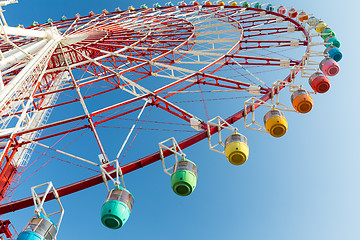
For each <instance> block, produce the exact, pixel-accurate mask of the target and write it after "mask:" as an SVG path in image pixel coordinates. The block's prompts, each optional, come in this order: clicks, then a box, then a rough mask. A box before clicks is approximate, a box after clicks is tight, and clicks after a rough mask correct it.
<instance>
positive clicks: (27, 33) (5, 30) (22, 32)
mask: <svg viewBox="0 0 360 240" xmlns="http://www.w3.org/2000/svg"><path fill="white" fill-rule="evenodd" d="M0 34H2V35H15V36H23V37H36V38H47V37H48V36H49V34H48V33H47V32H45V31H41V30H32V29H24V28H17V27H9V26H2V27H0Z"/></svg>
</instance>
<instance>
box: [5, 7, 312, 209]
mask: <svg viewBox="0 0 360 240" xmlns="http://www.w3.org/2000/svg"><path fill="white" fill-rule="evenodd" d="M184 7H185V6H184ZM203 7H214V6H206V5H205V6H203ZM225 7H226V8H241V7H234V6H225ZM248 10H253V11H259V12H260V11H264V12H267V13H269V14H273V15H276V16H279V17H283V18H285V19H286V20H287V21H290V22H292V23H293V24H295V25H296V26H297V27H298V28H299V29H300V30H301V31H302V32H303V33H304V35H305V38H306V40H307V41H308V40H309V36H308V34H307V32H306V30H305V29H304V27H303V26H302V25H301V24H299V23H298V22H296V21H295V20H293V19H291V18H289V17H287V16H284V15H282V14H279V13H276V12H269V11H266V10H262V9H257V8H248ZM306 51H308V47H307V49H306ZM301 65H302V63H301V62H300V61H298V65H297V66H301ZM296 73H297V72H296ZM296 73H295V74H296ZM289 79H290V75H289V76H288V77H287V78H285V81H288V80H289ZM280 90H281V89H280ZM271 94H272V92H268V93H267V94H265V95H264V96H262V98H261V100H263V101H268V100H269V99H270V95H271ZM243 114H244V110H243V109H242V110H240V111H237V112H236V113H234V114H233V115H231V116H230V117H228V118H226V121H229V122H230V123H234V122H236V121H238V120H240V119H241V118H242V117H243ZM214 129H215V128H213V129H212V131H211V134H213V133H215V130H214ZM206 134H207V132H206V130H203V131H202V132H199V133H197V134H195V135H193V136H191V137H189V138H187V139H184V140H183V141H181V142H180V143H179V145H180V146H181V147H182V148H186V147H188V146H191V145H193V144H195V143H197V142H199V141H201V140H203V139H205V138H206V137H207V136H206ZM165 155H166V154H165ZM168 155H169V154H168ZM151 159H152V160H151ZM158 160H160V157H159V152H155V153H153V154H150V155H148V156H146V157H143V158H141V159H138V160H135V161H133V162H131V163H128V164H125V165H123V166H122V169H123V173H124V174H126V173H129V172H131V171H134V170H137V169H139V168H142V167H144V166H146V165H149V164H151V163H153V162H156V161H158ZM136 165H138V166H136ZM99 180H100V181H99ZM90 181H91V182H98V183H97V184H99V183H101V182H102V179H101V175H95V176H93V177H91V178H87V179H84V180H81V181H79V182H75V183H73V184H69V185H66V186H64V187H61V188H59V190H58V192H59V195H60V196H64V195H68V194H71V193H74V192H77V191H80V190H82V189H79V190H77V191H74V192H67V191H68V190H69V189H70V188H71V187H74V185H83V186H84V185H85V186H86V187H84V188H83V189H85V188H89V187H91V186H93V185H89V182H90ZM94 185H95V184H94ZM50 199H51V197H50V198H49V199H48V200H50ZM25 201H27V204H29V201H28V200H26V199H22V200H17V201H15V202H10V203H7V204H4V205H2V206H0V214H4V213H7V212H12V211H16V210H18V209H21V208H23V207H24V204H25ZM20 205H21V206H22V207H21V208H18V209H17V207H18V206H20ZM30 205H32V204H30ZM30 205H29V206H30Z"/></svg>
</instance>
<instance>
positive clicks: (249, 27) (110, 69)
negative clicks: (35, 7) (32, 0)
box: [0, 1, 342, 239]
mask: <svg viewBox="0 0 360 240" xmlns="http://www.w3.org/2000/svg"><path fill="white" fill-rule="evenodd" d="M12 2H14V1H1V2H0V6H5V5H7V4H9V3H12ZM1 15H2V13H1ZM1 17H2V22H1V27H0V33H1V38H2V40H1V41H0V50H1V54H0V56H1V60H0V71H1V77H2V79H1V81H0V89H1V91H0V112H1V121H0V139H1V144H0V149H1V164H0V168H1V173H0V201H1V203H2V205H1V206H0V214H6V213H9V212H12V211H17V210H20V209H23V208H26V207H29V206H32V205H34V203H35V205H36V206H35V207H36V208H35V209H36V213H37V215H36V216H35V217H34V218H32V219H31V220H30V222H29V224H28V225H27V226H26V227H25V229H24V230H23V231H22V232H21V234H20V235H19V238H18V239H35V238H31V237H34V236H35V235H36V234H38V235H36V236H40V238H41V239H44V238H46V239H55V238H56V234H57V231H58V228H59V225H60V222H61V219H62V214H63V208H62V205H61V202H60V198H61V197H62V196H65V195H69V194H75V193H76V192H78V191H80V190H83V189H86V188H90V187H92V186H95V185H97V184H101V183H105V185H106V187H107V189H108V191H109V194H108V196H107V197H106V196H104V200H105V199H106V200H105V203H104V205H103V206H102V209H101V222H102V223H103V224H104V225H105V226H106V227H108V228H113V229H116V228H120V227H122V226H123V225H124V224H125V222H126V221H127V219H128V218H129V216H130V213H131V209H132V207H133V202H134V198H133V196H132V194H131V182H126V183H127V184H126V185H125V181H124V178H126V177H124V175H125V174H126V173H129V172H132V171H135V170H138V169H140V168H143V167H145V166H147V165H149V164H152V163H154V162H157V161H162V165H163V170H164V171H165V173H167V174H169V175H170V176H171V177H170V178H171V179H170V180H169V182H171V187H172V189H173V191H174V192H175V194H177V195H179V196H187V195H189V194H191V193H192V192H193V191H194V190H195V187H196V182H197V177H198V176H197V166H196V161H195V160H194V159H191V156H190V155H186V154H185V153H186V148H187V147H189V146H192V145H194V144H196V143H198V142H200V141H202V140H204V139H207V140H208V141H209V148H210V149H211V150H214V151H215V152H218V153H220V154H223V155H224V157H223V158H224V159H228V161H229V164H233V165H238V166H239V165H242V164H244V163H245V162H246V161H247V160H248V158H249V156H250V161H251V149H249V145H251V143H248V141H247V138H246V136H244V135H243V134H241V132H242V130H243V129H245V128H246V129H252V130H254V131H259V132H264V134H270V135H271V136H273V137H282V136H283V135H285V134H286V132H287V129H288V122H287V120H286V118H285V113H286V114H299V117H301V115H302V114H306V113H308V112H309V111H311V109H312V107H313V104H316V103H314V101H313V98H312V95H314V94H322V93H325V92H327V91H328V90H329V88H330V80H329V77H332V76H335V75H336V74H337V73H338V72H339V70H340V67H339V64H338V62H339V61H340V60H341V58H342V53H341V51H340V50H339V48H340V41H339V40H338V39H337V38H336V37H335V33H334V31H333V30H332V29H331V28H329V27H328V26H327V24H326V23H325V22H324V21H322V20H321V19H320V18H318V17H315V16H311V15H310V14H307V13H305V12H303V11H298V10H296V9H294V8H286V7H284V6H273V5H271V4H269V3H266V4H261V3H259V2H255V3H248V2H246V1H243V2H235V1H230V2H227V3H225V2H223V1H218V2H210V1H206V2H203V3H201V4H200V3H198V2H196V1H195V2H191V3H188V4H187V3H185V2H179V3H178V4H176V5H174V4H172V3H171V2H169V3H167V4H166V5H165V6H161V5H160V4H158V3H156V4H154V5H153V6H146V5H142V6H140V8H139V9H137V8H135V7H133V6H130V7H129V8H128V9H127V10H120V9H119V8H117V9H115V11H114V12H109V11H107V10H103V12H102V13H100V14H95V13H94V12H90V13H89V14H88V15H87V16H80V14H77V15H76V16H75V17H74V18H69V19H68V18H66V17H65V16H64V17H62V18H61V19H60V20H59V21H53V20H52V19H49V20H48V21H47V22H46V23H43V24H39V23H37V22H34V23H33V24H32V25H31V26H30V27H27V28H23V27H22V26H19V27H16V28H15V27H9V26H8V25H7V23H6V21H5V18H4V16H3V15H2V16H1ZM288 95H289V96H288ZM239 120H240V121H239ZM289 126H290V128H291V123H289ZM226 131H227V132H228V135H225V137H224V134H226ZM214 154H215V153H214ZM54 162H56V163H55V165H59V168H61V167H62V166H65V167H66V168H69V167H71V168H74V169H76V170H75V171H78V170H79V171H83V172H82V173H81V174H79V175H78V176H70V177H69V178H67V179H65V180H67V181H68V182H66V183H65V184H64V186H62V187H59V188H57V189H55V188H54V186H53V185H52V183H48V184H47V185H46V184H45V185H40V187H43V186H48V188H47V189H46V194H45V195H44V196H43V195H38V194H36V192H35V189H36V188H37V187H39V186H36V187H34V189H33V190H32V192H33V196H32V197H28V198H24V199H20V200H18V199H16V201H12V199H11V197H12V195H13V193H14V192H15V191H19V190H20V189H21V187H22V183H23V182H25V181H26V180H27V179H29V178H34V177H36V174H37V173H38V172H39V171H42V170H43V169H45V168H46V167H47V166H48V165H51V164H53V163H54ZM144 171H146V169H144ZM59 175H60V174H59ZM51 177H53V176H52V175H49V181H50V180H51ZM77 177H78V178H77ZM109 180H111V181H109ZM108 181H109V183H108ZM110 183H111V184H110ZM55 184H56V183H55ZM57 187H58V186H57ZM52 199H56V200H57V201H58V203H59V206H60V210H59V211H58V212H56V213H58V215H59V216H60V217H59V221H58V223H57V224H56V223H55V222H54V221H53V220H52V216H53V215H51V214H47V213H46V212H45V210H44V204H45V202H46V201H49V200H52ZM99 208H100V206H99ZM30 217H31V216H29V218H30ZM1 224H2V223H1ZM4 226H5V225H4ZM6 226H7V225H6ZM40 226H42V227H43V228H46V229H47V230H46V231H45V232H37V230H38V229H40ZM43 228H41V229H43ZM39 231H40V230H39ZM1 233H5V232H1ZM10 235H11V234H10V233H9V236H10ZM6 236H8V235H6ZM10 237H11V236H10ZM10 237H9V238H10ZM40 238H39V239H40ZM36 239H37V238H36Z"/></svg>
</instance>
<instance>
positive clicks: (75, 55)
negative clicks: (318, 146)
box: [0, 6, 309, 214]
mask: <svg viewBox="0 0 360 240" xmlns="http://www.w3.org/2000/svg"><path fill="white" fill-rule="evenodd" d="M225 8H226V9H228V12H231V11H233V10H234V9H237V8H241V7H225ZM161 9H165V8H161ZM181 9H184V10H185V9H187V10H188V11H192V8H191V7H187V8H186V7H183V8H181ZM217 9H218V8H217V6H203V10H202V12H203V13H212V12H216V10H217ZM248 10H250V11H253V12H251V13H249V14H244V15H242V16H240V18H239V19H230V18H229V19H228V20H229V21H230V20H231V22H234V24H236V23H237V22H239V21H240V22H241V23H242V24H244V25H246V24H247V23H249V25H246V26H241V28H242V29H248V28H250V27H253V26H256V25H258V24H263V23H269V20H254V21H251V18H254V17H257V16H259V15H260V12H261V11H265V10H260V9H254V8H248ZM265 12H266V13H267V14H272V15H274V16H277V17H283V18H284V19H285V20H288V21H290V22H292V23H293V24H294V25H295V26H296V30H297V31H302V32H303V33H304V35H305V37H306V39H307V41H302V42H300V44H301V45H305V46H306V45H307V44H308V39H309V36H308V35H307V32H306V31H305V29H304V28H303V26H302V25H301V24H299V23H297V22H296V21H295V20H293V19H291V18H289V17H286V16H283V15H280V14H278V13H274V12H268V11H265ZM115 14H120V15H121V16H123V18H126V17H128V16H127V14H126V13H125V12H124V13H111V14H110V16H114V15H115ZM222 14H224V13H223V12H222ZM101 16H103V15H101ZM101 16H100V17H101ZM103 17H105V16H103ZM72 21H73V20H66V21H62V22H56V23H52V24H53V25H54V26H59V27H60V28H61V29H66V27H68V26H71V25H72V24H73V23H72ZM88 21H89V17H82V18H78V19H77V20H76V22H77V23H78V24H80V23H82V22H83V23H86V22H88ZM174 21H175V20H173V21H172V20H169V21H168V23H171V24H173V25H174ZM103 22H104V25H106V22H107V20H106V19H104V20H103ZM173 25H172V26H173ZM179 29H180V28H179ZM107 30H109V31H111V30H114V28H112V29H111V28H109V29H107ZM83 31H85V29H84V30H83ZM257 31H259V29H257ZM264 31H265V30H264ZM266 31H272V32H271V33H270V34H277V33H281V32H285V31H286V29H280V28H279V29H276V28H273V29H266ZM248 32H254V31H253V30H251V29H249V30H248ZM260 32H261V31H260ZM245 33H247V31H244V34H245ZM113 34H114V35H113ZM115 34H118V35H117V37H119V35H122V36H123V37H122V39H121V40H111V39H109V40H104V42H109V43H106V44H103V43H101V44H98V46H101V48H98V49H96V48H93V47H91V46H90V45H91V42H92V41H94V39H90V40H91V41H88V42H87V43H86V42H84V44H85V45H86V46H84V45H82V44H83V43H82V44H75V45H74V46H73V47H71V48H67V49H66V50H65V51H66V52H67V53H66V54H68V55H67V56H68V57H69V59H71V63H72V64H73V63H74V64H75V63H79V64H78V67H84V66H85V64H86V63H85V62H87V61H88V60H87V57H88V58H94V57H98V56H101V51H100V50H101V49H102V50H106V51H112V52H113V51H116V50H117V49H120V48H122V47H124V46H125V45H126V43H127V44H128V45H126V46H129V45H130V46H135V45H140V46H144V45H143V44H150V43H151V42H154V41H155V40H154V39H153V38H144V36H143V35H138V36H136V35H134V33H133V35H132V36H130V35H131V34H128V35H126V34H124V32H121V33H120V32H117V33H111V32H110V33H109V32H108V33H107V34H106V35H105V34H100V35H99V36H98V39H97V40H96V41H98V40H99V41H101V39H103V38H104V37H105V38H106V36H115ZM168 35H169V34H168ZM170 35H172V36H171V37H176V38H179V37H180V38H181V37H183V39H181V40H179V39H173V40H169V41H167V40H166V41H165V40H163V44H164V47H165V45H166V44H167V46H168V48H169V49H170V48H171V47H175V49H179V48H181V47H182V46H187V49H191V47H192V45H191V44H189V40H191V39H192V38H193V37H194V36H193V34H191V32H189V31H187V32H186V31H185V32H183V33H180V34H170ZM258 35H261V33H254V34H249V35H243V37H244V38H246V37H252V36H258ZM134 37H137V38H138V40H134ZM152 37H153V36H152ZM119 41H121V42H122V44H121V45H119V44H118V43H119ZM244 42H246V41H243V43H244ZM247 42H248V43H250V42H251V43H255V44H257V47H258V48H259V47H260V48H263V47H264V46H262V45H261V44H262V43H267V44H269V43H271V44H277V45H278V46H289V44H290V42H288V41H252V40H248V41H247ZM179 43H180V45H179ZM124 44H125V45H124ZM235 47H236V46H234V49H231V50H230V51H229V54H225V55H224V56H223V57H220V58H218V59H217V60H216V61H214V62H213V63H212V64H211V65H209V66H207V67H206V68H204V69H202V70H203V71H204V70H206V69H208V68H210V66H212V65H214V64H215V63H219V62H221V61H223V65H227V64H233V63H232V62H231V60H232V59H234V58H236V61H240V60H242V61H240V64H242V65H277V66H278V65H279V63H278V62H279V61H280V60H279V59H269V58H260V57H259V58H254V57H247V56H237V55H236V52H238V51H240V50H241V49H246V48H245V47H243V46H242V43H239V45H237V47H238V48H237V49H236V48H235ZM148 50H149V51H146V52H144V51H138V52H137V51H134V50H132V49H131V48H129V49H128V51H125V52H122V54H124V55H126V54H128V55H127V58H126V59H124V60H120V59H118V60H117V63H119V62H120V63H125V62H130V63H131V67H130V68H128V69H126V70H124V71H123V72H122V74H123V73H126V72H130V71H138V73H142V74H144V75H146V74H149V73H151V72H152V70H151V64H150V62H149V61H146V60H144V59H141V57H144V56H150V59H151V61H158V60H160V59H162V58H165V57H168V56H170V58H168V62H167V63H168V64H169V65H171V64H172V63H173V62H174V60H175V56H174V52H173V51H171V50H169V51H165V50H164V49H161V50H160V49H156V48H148ZM233 50H234V51H235V53H232V51H233ZM159 52H160V55H158V56H157V57H155V58H152V57H151V56H152V54H155V55H157V54H159ZM58 56H61V55H59V54H54V57H53V58H52V63H50V64H49V66H51V67H53V68H54V71H53V72H54V73H55V72H56V71H57V70H56V68H59V66H61V65H59V64H60V62H61V60H60V57H58ZM180 57H181V56H180ZM251 60H257V61H263V63H259V62H256V63H252V62H251ZM100 62H101V61H100ZM117 63H114V64H117ZM91 65H92V64H88V66H91ZM290 65H291V66H295V65H299V66H300V65H301V62H300V61H291V62H290ZM146 67H149V68H150V70H147V69H146ZM92 68H93V70H92V71H91V73H94V72H95V73H96V72H97V71H100V72H107V73H109V71H106V69H101V68H97V66H95V65H92ZM139 69H144V70H145V71H144V72H141V71H139ZM158 71H160V70H158ZM13 74H16V72H14V73H13ZM10 75H11V74H10ZM55 75H56V74H55ZM48 76H51V75H48ZM193 77H195V78H197V82H196V84H200V83H202V84H209V85H214V86H218V87H225V88H230V89H243V88H244V87H248V86H249V85H247V86H246V84H239V83H238V82H236V81H231V80H229V79H225V78H221V77H217V76H213V75H211V73H210V74H205V73H202V72H201V71H199V72H198V73H196V74H192V75H189V76H188V77H187V78H184V79H181V80H180V81H176V82H174V84H178V83H180V82H184V81H185V80H186V79H189V78H193ZM207 78H213V79H215V80H216V84H213V83H210V82H207V81H206V79H207ZM51 79H54V78H53V77H50V79H49V81H51ZM111 79H112V80H115V81H110V80H111ZM102 80H105V81H108V82H109V84H113V85H115V86H116V85H117V86H119V84H121V82H120V80H119V79H117V78H116V74H115V73H112V74H109V75H107V76H104V77H103V78H101V79H100V80H99V79H97V80H96V81H102ZM93 81H94V80H91V81H90V82H87V83H86V82H85V83H82V85H83V86H85V85H86V84H91V83H92V82H93ZM285 81H290V75H289V76H288V77H287V78H286V79H285ZM219 82H222V83H221V84H220V83H219ZM225 84H227V85H225ZM229 84H230V85H229ZM49 85H50V84H49ZM192 85H194V84H189V85H188V86H186V87H184V88H183V90H184V89H186V88H188V87H191V86H192ZM123 86H125V85H123ZM170 87H171V86H167V87H164V88H161V89H159V90H158V91H156V92H154V94H148V95H145V96H142V97H138V98H133V99H130V100H129V101H128V102H124V103H120V104H118V105H114V106H110V107H109V108H106V109H102V110H99V111H96V112H93V113H91V114H90V116H91V117H94V116H96V115H98V114H101V113H103V112H105V111H109V110H112V109H115V108H117V107H119V106H120V105H124V104H127V103H129V102H135V101H139V100H142V99H144V98H148V97H150V98H152V99H153V100H152V102H151V104H153V105H156V106H158V107H160V108H162V109H164V110H166V111H168V112H170V113H172V114H174V115H176V116H178V117H180V118H182V119H184V120H186V121H189V119H190V117H191V115H189V114H188V113H186V112H184V111H182V110H181V109H178V108H176V106H174V105H171V104H169V102H167V101H165V99H166V98H168V97H170V96H171V94H168V95H167V96H165V97H162V98H160V97H158V96H157V94H158V93H160V92H162V91H163V90H166V89H168V88H170ZM48 88H49V86H47V87H46V86H43V89H41V91H40V90H39V91H38V92H37V93H36V94H35V95H34V96H35V98H38V99H40V100H41V99H42V98H44V96H46V95H47V94H53V93H54V92H50V93H49V92H46V90H47V89H48ZM73 88H74V87H73V86H69V87H67V88H64V89H62V90H61V91H63V90H64V91H66V90H72V89H73ZM58 91H60V90H58ZM109 91H111V89H110V90H109ZM261 93H262V94H264V95H263V96H262V97H261V100H262V101H265V102H266V101H268V100H269V99H270V98H271V94H272V92H271V91H270V89H265V88H262V89H261ZM98 94H102V93H98ZM85 97H88V98H90V97H91V96H85ZM40 100H38V102H37V104H36V106H37V108H38V109H41V101H40ZM75 101H79V99H75V100H73V101H70V102H66V103H59V104H56V105H55V106H61V105H65V104H69V103H71V102H75ZM151 104H149V105H151ZM51 107H54V106H51ZM257 107H258V106H255V108H257ZM138 109H139V108H134V109H131V110H128V111H127V112H123V113H121V114H118V115H116V116H113V118H115V117H119V116H123V115H126V114H128V113H129V112H133V111H137V110H138ZM251 110H252V109H250V107H248V108H247V109H246V110H245V111H247V113H249V112H250V111H251ZM243 117H244V110H241V111H239V112H237V113H235V114H233V115H232V116H230V117H228V118H227V119H226V121H227V122H229V123H231V124H232V123H234V122H236V121H238V120H239V119H241V118H243ZM84 119H86V116H85V115H82V116H78V117H74V118H71V119H65V120H63V121H61V122H56V123H51V124H47V125H44V126H42V127H38V128H36V129H32V130H27V131H22V132H19V133H17V134H16V135H15V138H14V139H12V141H13V142H14V145H12V146H13V147H14V150H13V151H12V155H13V154H14V153H15V152H16V150H15V149H16V148H18V147H20V146H21V145H23V144H26V143H28V142H22V143H18V142H17V139H16V137H18V136H20V135H22V134H25V133H29V132H31V131H38V130H41V129H45V128H50V127H52V126H59V124H65V123H69V122H75V121H82V120H84ZM108 120H110V118H109V119H103V120H101V121H98V122H96V121H95V122H94V125H95V126H96V125H97V124H101V123H103V122H105V121H108ZM88 127H89V126H88V125H84V126H80V127H78V128H74V129H67V130H66V131H63V132H57V133H54V134H52V135H48V136H43V137H40V138H38V139H35V140H36V141H39V140H42V139H45V138H49V137H54V136H58V135H60V134H64V133H65V132H69V131H77V130H80V129H85V128H88ZM203 127H204V129H205V124H204V125H203ZM215 132H217V129H216V128H211V129H210V133H211V134H214V133H215ZM205 138H207V132H206V130H203V131H201V132H199V133H198V134H196V135H194V136H192V137H190V138H188V139H185V140H183V141H181V142H180V143H179V146H180V148H181V149H185V148H187V147H189V146H191V145H193V144H195V143H197V142H199V141H201V140H203V139H205ZM2 139H6V136H5V137H4V136H3V137H2ZM169 155H171V152H170V151H164V156H165V157H166V156H169ZM159 159H160V154H159V152H156V153H153V154H151V155H149V156H146V157H144V158H141V159H139V160H136V161H134V162H132V163H129V164H126V165H124V166H122V171H123V173H124V174H126V173H129V172H132V171H135V170H137V169H139V168H142V167H144V166H146V165H149V164H151V163H154V162H156V161H158V160H159ZM5 162H6V163H5ZM10 162H11V156H10V157H8V158H7V159H6V160H5V159H2V160H1V164H0V167H1V169H2V172H1V175H0V178H1V177H3V176H4V174H5V171H6V169H7V166H8V165H9V164H10ZM4 163H5V167H4V166H3V165H4ZM102 181H103V180H102V177H101V175H96V176H93V177H91V178H88V179H84V180H82V181H79V182H76V183H73V184H70V185H67V186H64V187H61V188H59V189H58V193H59V196H60V197H61V196H65V195H68V194H72V193H75V192H77V191H80V190H83V189H86V188H89V187H91V186H94V185H97V184H100V183H102ZM8 182H10V181H8ZM51 199H54V196H53V195H52V194H49V195H48V198H47V199H46V200H47V201H48V200H51ZM31 205H33V200H32V198H31V197H29V198H25V199H21V200H18V201H14V202H10V203H7V204H3V205H2V206H0V214H4V213H8V212H13V211H16V210H19V209H22V208H26V207H29V206H31Z"/></svg>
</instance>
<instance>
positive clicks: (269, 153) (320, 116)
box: [4, 0, 360, 240]
mask: <svg viewBox="0 0 360 240" xmlns="http://www.w3.org/2000/svg"><path fill="white" fill-rule="evenodd" d="M143 3H146V4H148V6H151V5H152V3H153V2H151V1H145V2H140V1H107V0H105V1H83V0H77V1H70V0H62V1H60V0H53V1H40V0H36V1H19V3H18V4H14V5H11V6H8V7H6V8H5V10H6V12H5V16H6V18H7V21H8V23H9V25H18V24H23V25H25V26H28V25H30V24H31V23H32V22H33V20H37V21H38V22H41V23H42V22H45V21H46V20H47V19H48V18H52V19H53V20H58V19H60V17H61V16H62V15H65V16H67V17H69V18H70V17H72V16H74V15H75V14H76V13H78V12H79V13H80V14H81V15H85V14H87V13H88V12H89V11H90V10H92V11H94V12H95V13H99V12H100V11H101V10H102V9H105V8H106V9H107V10H109V11H111V10H113V9H114V8H115V7H117V6H119V7H120V8H121V9H126V8H127V7H128V6H129V5H134V6H136V7H138V6H140V5H141V4H143ZM159 3H160V4H164V3H165V1H159ZM272 3H273V5H277V4H280V3H284V5H285V6H293V7H295V8H297V9H304V10H306V11H307V12H312V13H313V14H314V15H315V16H317V17H319V18H322V19H323V20H324V21H326V22H327V23H328V25H329V26H331V27H332V28H333V29H334V30H335V32H336V34H337V37H338V38H339V39H340V41H341V42H342V46H341V51H342V52H343V55H344V57H343V60H342V61H341V62H340V67H341V70H340V73H339V74H338V75H337V76H336V77H333V78H331V81H332V82H331V83H332V86H331V89H330V91H329V92H328V93H326V94H322V95H320V94H318V95H316V96H314V104H315V105H314V108H313V110H312V112H310V113H308V114H307V115H299V114H289V115H288V116H287V119H288V122H289V126H290V127H289V131H288V133H287V134H286V135H285V136H284V137H282V138H280V139H275V138H273V137H271V136H269V135H267V134H263V133H258V132H254V131H250V130H243V131H242V132H243V133H244V134H245V135H246V136H247V137H248V140H249V145H250V158H249V160H248V161H247V163H246V164H245V165H243V166H241V167H234V166H232V165H230V164H229V163H228V162H227V161H226V159H225V158H224V157H223V156H221V155H219V154H217V153H215V152H212V151H209V150H208V144H207V141H202V142H200V143H199V144H197V145H196V147H191V148H189V149H187V150H186V151H185V152H186V154H187V155H188V157H189V159H191V160H192V161H194V162H196V163H197V165H198V168H199V181H198V186H197V188H196V190H195V192H194V193H193V194H192V195H191V196H189V197H187V198H181V197H178V196H176V195H174V194H173V193H172V191H171V188H170V186H169V185H170V183H169V182H170V179H169V178H168V176H167V175H165V174H163V172H162V168H161V164H160V163H155V164H153V165H151V166H148V167H146V168H144V169H141V170H139V171H135V172H133V173H131V174H128V175H126V182H127V183H128V188H129V189H130V191H131V192H132V193H133V194H134V197H135V204H134V208H133V212H132V214H131V216H130V219H129V221H128V222H127V223H126V225H125V226H124V227H123V228H121V229H119V230H115V231H114V230H110V229H106V228H105V227H103V226H102V225H101V222H100V217H99V211H100V207H101V205H102V203H103V201H104V199H105V197H106V189H105V186H104V185H99V186H96V187H93V188H91V189H89V190H85V191H82V192H80V193H77V194H74V195H71V196H67V197H64V198H62V203H63V205H64V207H65V215H64V219H63V223H62V226H61V228H60V233H59V235H58V239H69V240H71V239H124V238H126V239H151V240H152V239H154V240H160V239H168V238H172V239H174V240H176V239H183V238H188V239H205V238H206V239H211V240H212V239H293V240H297V239H299V240H300V239H309V240H310V239H328V240H332V239H334V240H335V239H349V240H350V239H359V238H360V230H359V228H358V226H359V223H360V219H359V216H360V207H359V204H358V203H359V202H360V192H359V182H360V175H359V170H360V163H359V151H358V149H359V147H358V145H359V143H360V141H359V134H360V130H359V126H358V119H359V117H360V114H359V112H360V108H359V105H358V103H357V97H356V96H357V90H358V89H359V88H360V84H359V81H358V79H357V78H358V77H356V76H357V75H356V73H357V71H356V68H357V66H356V62H357V59H358V52H359V51H358V50H357V48H358V47H357V46H358V42H357V40H358V39H359V37H360V34H359V33H358V31H355V30H356V25H357V23H358V21H357V20H354V18H355V16H357V15H358V13H357V11H358V9H359V7H360V6H359V3H358V2H357V1H347V2H346V5H345V4H342V5H340V4H339V2H338V1H333V0H331V1H327V2H326V4H323V3H322V2H320V1H309V0H304V1H287V3H285V2H281V1H273V2H272ZM339 5H340V6H339ZM241 127H242V122H241ZM144 144H146V143H145V141H144ZM199 149H201V150H202V151H199ZM67 174H69V173H68V172H64V176H65V177H67V176H66V175H67ZM70 174H76V173H70ZM60 175H62V174H60ZM49 180H51V179H48V176H44V177H43V176H38V177H36V179H35V180H31V181H29V183H27V185H28V186H29V187H30V186H32V185H34V184H39V183H42V182H45V181H49ZM130 186H131V187H130ZM22 189H25V188H22ZM20 195H24V196H25V195H26V196H28V195H30V188H28V192H27V193H24V192H22V193H21V194H20ZM32 215H33V208H28V209H25V210H21V211H19V212H16V213H13V214H9V215H8V217H9V218H10V219H11V220H12V222H13V223H14V225H15V227H16V229H17V230H18V231H20V230H21V229H22V228H23V227H24V226H25V224H26V223H27V222H28V220H29V219H30V218H31V217H32ZM4 218H6V217H4Z"/></svg>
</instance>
